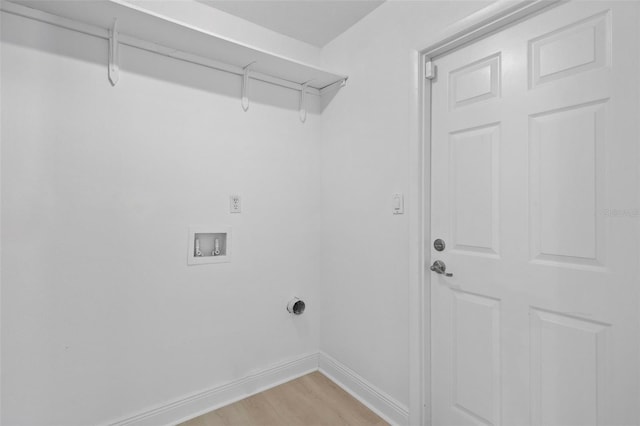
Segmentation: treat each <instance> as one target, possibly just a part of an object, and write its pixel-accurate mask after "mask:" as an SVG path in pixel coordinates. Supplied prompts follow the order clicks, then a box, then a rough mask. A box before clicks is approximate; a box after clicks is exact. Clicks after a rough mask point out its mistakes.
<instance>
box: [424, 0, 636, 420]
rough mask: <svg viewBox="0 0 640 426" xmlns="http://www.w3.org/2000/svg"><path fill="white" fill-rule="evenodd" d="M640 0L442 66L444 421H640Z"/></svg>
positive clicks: (436, 349) (439, 280)
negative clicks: (639, 242)
mask: <svg viewBox="0 0 640 426" xmlns="http://www.w3.org/2000/svg"><path fill="white" fill-rule="evenodd" d="M638 9H639V6H638V2H575V3H565V4H562V5H560V6H557V7H555V8H553V9H550V10H547V11H545V12H543V13H540V14H538V15H536V16H534V17H531V18H530V19H528V20H527V21H524V22H521V23H518V24H516V25H513V26H511V27H509V28H507V29H505V30H503V31H501V32H499V33H497V34H494V35H492V36H490V37H487V38H485V39H483V40H480V41H477V42H475V43H474V44H472V45H469V46H466V47H464V48H462V49H459V50H457V51H455V52H453V53H450V54H448V55H446V56H443V57H441V58H438V59H437V60H436V61H435V65H436V66H437V68H438V78H437V80H435V81H432V112H431V113H432V117H431V129H432V135H431V150H432V153H431V159H432V160H431V161H432V163H431V182H432V188H431V197H432V200H431V205H432V211H431V232H432V236H433V239H436V238H442V239H443V240H445V242H446V243H447V245H446V248H445V250H444V251H443V252H437V251H435V250H433V249H432V253H431V262H433V261H435V260H437V259H438V260H442V261H444V262H445V264H446V266H447V270H446V272H447V273H452V274H453V275H452V276H445V275H444V274H437V273H435V272H433V273H432V276H431V278H432V279H431V313H432V318H431V327H432V330H431V341H432V353H431V362H432V364H431V365H432V373H431V377H432V383H431V385H432V391H431V393H432V410H431V411H432V415H433V419H432V421H433V424H434V425H500V424H504V425H529V424H531V425H545V426H547V425H596V424H600V425H612V424H617V425H634V424H635V425H637V424H640V412H639V411H640V409H639V407H638V401H640V391H639V383H638V381H639V378H640V371H639V366H638V364H639V362H638V360H639V359H640V351H639V344H638V340H639V339H638V336H639V335H640V327H639V325H640V315H639V301H640V298H639V292H638V287H639V285H638V259H639V258H640V254H639V250H638V220H639V219H640V218H639V217H638V214H637V212H638V192H639V191H638V189H639V188H638V129H637V127H638V125H637V122H638V117H639V114H638V113H639V108H638V99H637V91H638V87H639V84H640V81H639V78H638V76H639V75H640V73H639V72H638V50H639V49H638V45H637V40H638V25H637V24H638V22H639V11H638Z"/></svg>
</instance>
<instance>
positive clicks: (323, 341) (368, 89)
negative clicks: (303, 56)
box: [320, 1, 490, 408]
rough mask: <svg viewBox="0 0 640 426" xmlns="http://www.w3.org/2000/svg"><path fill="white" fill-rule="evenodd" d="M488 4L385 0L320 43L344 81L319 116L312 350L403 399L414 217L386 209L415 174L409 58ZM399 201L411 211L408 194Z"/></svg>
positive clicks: (412, 80)
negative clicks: (319, 219) (316, 320)
mask: <svg viewBox="0 0 640 426" xmlns="http://www.w3.org/2000/svg"><path fill="white" fill-rule="evenodd" d="M489 3H490V2H485V1H453V2H451V1H388V2H386V3H384V4H383V5H382V6H380V7H379V8H377V9H376V10H374V11H373V12H372V13H371V14H369V15H368V16H366V17H365V18H364V19H363V20H361V21H360V22H358V23H357V24H356V25H355V26H353V27H352V28H350V29H349V30H348V31H347V32H345V33H344V34H342V35H341V36H339V37H338V38H337V39H335V40H334V41H332V42H331V43H330V44H329V45H327V46H326V47H325V48H324V49H323V58H324V61H325V65H326V66H328V67H329V68H332V69H339V70H341V72H344V73H346V74H347V75H349V82H348V84H347V86H346V87H345V88H344V89H342V90H341V92H340V93H339V94H338V95H337V96H336V97H335V98H334V99H333V100H332V101H331V102H330V103H329V104H328V105H327V106H326V108H325V110H324V112H323V115H322V170H323V177H322V180H323V181H322V205H323V212H324V215H323V224H322V229H323V232H322V235H323V239H324V250H323V269H322V271H323V276H322V284H321V286H322V291H321V296H322V313H321V324H322V329H321V338H320V348H321V350H322V351H324V352H326V353H327V354H328V355H330V356H332V357H333V358H335V359H337V360H338V361H340V362H342V363H343V364H345V365H346V366H347V367H349V368H351V369H352V370H354V371H355V372H356V373H358V374H359V375H360V376H362V377H363V378H365V379H366V380H368V381H369V382H370V383H371V384H372V385H373V386H375V387H377V388H378V389H379V390H380V391H382V392H384V393H386V394H388V395H389V396H391V397H392V398H394V399H396V400H397V402H399V403H400V404H403V405H405V406H408V405H409V401H410V397H412V398H413V397H415V395H410V394H409V365H408V364H409V357H410V353H409V347H410V342H409V331H408V330H409V312H408V310H409V306H410V301H409V296H410V288H409V285H410V281H411V276H410V274H411V273H414V274H415V271H413V270H410V257H409V255H410V253H409V241H410V237H411V236H410V235H409V223H410V220H412V219H415V218H412V217H410V216H409V214H405V215H402V216H401V215H398V216H394V215H392V213H391V196H392V194H393V193H394V192H403V193H405V194H408V193H409V190H410V178H412V179H416V177H417V176H419V173H418V170H416V167H417V164H418V162H417V161H416V159H415V158H412V157H411V156H412V155H414V153H415V152H417V149H416V147H414V146H411V144H412V143H413V144H415V143H416V140H415V138H414V137H413V135H414V134H415V132H416V128H414V127H415V126H417V123H415V120H412V119H411V117H412V110H411V108H412V105H411V99H412V98H414V97H415V93H414V94H413V95H412V92H411V91H412V90H415V89H414V86H415V76H414V75H413V74H414V70H415V68H414V67H415V65H414V63H413V62H412V59H415V57H416V50H419V49H421V48H424V47H426V45H427V43H431V42H433V41H435V40H434V38H435V37H436V36H437V34H438V33H440V32H442V31H444V30H445V28H446V27H447V26H448V25H450V24H452V23H454V22H455V21H457V20H460V19H462V18H463V17H465V16H467V15H469V14H471V13H472V12H474V11H476V10H478V9H480V8H482V7H484V6H486V5H487V4H489ZM412 203H413V204H412ZM405 207H406V208H407V209H408V210H409V211H411V212H412V213H413V212H415V211H416V209H415V200H412V199H409V198H407V199H406V200H405ZM347 301H349V302H347ZM413 393H415V390H413ZM416 408H417V407H416Z"/></svg>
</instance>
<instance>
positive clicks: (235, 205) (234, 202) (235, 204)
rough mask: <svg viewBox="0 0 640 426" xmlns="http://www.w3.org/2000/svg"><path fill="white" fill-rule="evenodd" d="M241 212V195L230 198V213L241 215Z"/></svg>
mask: <svg viewBox="0 0 640 426" xmlns="http://www.w3.org/2000/svg"><path fill="white" fill-rule="evenodd" d="M241 210H242V209H241V205H240V196H239V195H231V196H229V212H230V213H240V211H241Z"/></svg>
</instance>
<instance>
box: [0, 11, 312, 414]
mask: <svg viewBox="0 0 640 426" xmlns="http://www.w3.org/2000/svg"><path fill="white" fill-rule="evenodd" d="M1 48H2V70H1V71H2V90H3V93H2V105H1V111H2V120H1V121H2V129H1V130H2V152H1V159H2V164H1V166H2V167H1V171H2V174H1V182H2V193H1V196H2V211H1V218H2V224H1V228H2V231H3V235H2V259H1V261H2V265H3V268H2V293H3V294H2V309H1V313H2V318H1V322H2V373H3V374H2V396H3V401H2V408H3V410H2V424H4V425H17V424H22V425H44V424H47V425H53V424H56V425H65V426H70V425H88V424H99V423H104V422H108V421H112V420H116V419H118V418H120V417H124V416H128V415H131V414H137V413H139V412H141V411H143V410H145V409H149V408H152V407H155V406H157V405H160V404H164V403H166V402H169V401H173V400H176V399H177V398H180V397H183V396H186V395H189V394H192V393H195V392H198V391H201V390H204V389H208V388H211V387H213V386H215V385H218V384H221V383H226V382H228V381H231V380H233V379H237V378H240V377H243V376H245V375H246V374H247V373H249V372H252V371H256V370H260V369H264V368H267V367H269V366H270V365H272V364H274V363H278V362H281V361H283V360H287V359H290V358H294V357H297V356H300V355H302V354H306V353H315V352H317V350H318V339H319V337H318V335H319V325H318V321H319V311H320V308H319V306H318V297H317V288H318V287H319V278H318V277H319V268H320V261H319V254H320V248H319V243H318V242H319V240H320V232H319V231H320V203H319V202H320V197H319V192H320V169H319V161H318V158H319V155H320V154H319V148H320V147H319V134H320V128H319V125H320V123H319V116H318V111H317V110H318V108H317V105H316V107H315V112H313V113H312V114H310V115H309V118H308V119H307V122H306V123H305V124H302V123H300V121H299V119H298V112H297V105H298V93H297V92H295V91H290V90H286V89H282V88H278V87H274V86H268V85H262V84H259V83H253V82H252V85H253V86H252V92H251V93H252V100H251V102H252V103H251V107H250V109H249V111H248V112H247V113H245V112H243V111H242V108H241V106H240V99H239V97H240V78H239V77H237V76H233V75H230V74H225V73H220V72H216V71H213V70H210V69H207V68H204V67H200V66H196V65H193V64H187V63H183V62H179V61H176V60H172V59H168V58H165V57H162V56H159V55H155V54H152V53H148V52H144V51H140V50H136V49H133V48H128V47H123V48H122V50H121V63H122V69H123V71H122V76H121V81H120V83H119V84H118V86H116V87H115V88H114V87H111V86H110V85H109V83H108V81H107V72H106V71H107V67H106V57H107V44H106V42H105V41H104V40H99V39H95V38H92V37H88V36H84V35H81V34H78V33H75V32H71V31H68V30H64V29H60V28H56V27H52V26H49V25H47V24H42V23H38V22H35V21H32V20H28V19H24V18H19V17H15V16H13V15H7V14H2V47H1ZM316 101H317V100H316ZM312 102H313V100H312ZM312 109H313V108H312ZM231 193H238V194H240V195H241V196H242V202H243V212H242V213H241V214H239V215H231V214H229V213H228V209H229V199H228V196H229V194H231ZM208 223H212V224H228V225H231V226H233V235H234V241H233V244H234V259H233V262H232V263H227V264H217V265H202V266H187V264H186V254H187V228H188V226H189V225H194V224H195V225H197V224H208ZM294 295H300V296H302V297H304V298H305V299H306V300H307V302H308V309H307V312H306V313H305V315H304V316H302V317H297V318H292V317H291V316H290V315H289V314H288V313H287V312H286V311H285V305H286V302H287V301H288V299H289V298H290V297H291V296H294Z"/></svg>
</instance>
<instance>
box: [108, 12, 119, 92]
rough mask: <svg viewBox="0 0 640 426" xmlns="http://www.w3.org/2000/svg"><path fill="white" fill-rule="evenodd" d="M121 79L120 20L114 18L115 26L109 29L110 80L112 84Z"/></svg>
mask: <svg viewBox="0 0 640 426" xmlns="http://www.w3.org/2000/svg"><path fill="white" fill-rule="evenodd" d="M119 79H120V65H119V64H118V20H117V19H114V21H113V27H111V29H110V30H109V81H110V82H111V85H112V86H115V85H116V84H118V80H119Z"/></svg>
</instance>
